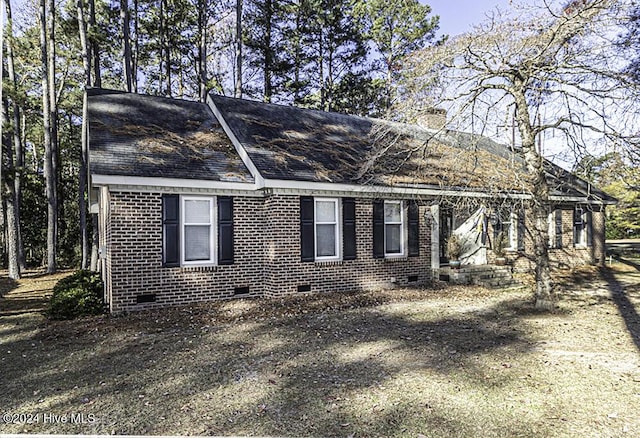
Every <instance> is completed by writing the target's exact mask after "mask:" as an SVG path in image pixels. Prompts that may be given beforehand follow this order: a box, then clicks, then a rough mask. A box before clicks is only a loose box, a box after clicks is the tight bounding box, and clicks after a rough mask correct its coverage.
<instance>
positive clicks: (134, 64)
mask: <svg viewBox="0 0 640 438" xmlns="http://www.w3.org/2000/svg"><path fill="white" fill-rule="evenodd" d="M133 33H134V35H135V38H134V40H133V53H132V54H131V72H132V76H131V80H132V82H133V92H134V93H137V92H138V53H139V51H140V39H139V38H138V0H133Z"/></svg>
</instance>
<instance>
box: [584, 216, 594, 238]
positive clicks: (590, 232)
mask: <svg viewBox="0 0 640 438" xmlns="http://www.w3.org/2000/svg"><path fill="white" fill-rule="evenodd" d="M585 226H586V227H587V246H588V247H592V246H593V213H592V212H591V210H589V211H587V223H586V224H585Z"/></svg>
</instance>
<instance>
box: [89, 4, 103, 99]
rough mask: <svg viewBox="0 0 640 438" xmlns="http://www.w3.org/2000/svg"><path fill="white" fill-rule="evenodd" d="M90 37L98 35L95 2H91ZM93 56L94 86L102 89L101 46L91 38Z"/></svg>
mask: <svg viewBox="0 0 640 438" xmlns="http://www.w3.org/2000/svg"><path fill="white" fill-rule="evenodd" d="M89 30H90V31H89V35H91V34H94V35H95V34H96V4H95V0H89ZM90 51H91V56H92V57H93V86H94V87H97V88H100V87H102V73H101V71H100V46H99V45H98V40H97V39H96V38H95V37H93V38H91V44H90Z"/></svg>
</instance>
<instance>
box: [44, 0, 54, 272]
mask: <svg viewBox="0 0 640 438" xmlns="http://www.w3.org/2000/svg"><path fill="white" fill-rule="evenodd" d="M46 6H47V0H40V7H39V15H40V52H41V63H42V120H43V131H44V150H45V157H44V178H45V186H46V197H47V258H46V264H47V272H49V273H51V272H55V271H56V223H57V212H58V205H57V197H56V179H55V173H54V172H55V167H54V165H53V161H54V156H55V150H54V146H53V142H52V132H51V104H50V102H49V100H50V98H51V92H50V89H49V84H50V82H49V71H50V70H49V59H50V58H49V56H48V50H47V7H46Z"/></svg>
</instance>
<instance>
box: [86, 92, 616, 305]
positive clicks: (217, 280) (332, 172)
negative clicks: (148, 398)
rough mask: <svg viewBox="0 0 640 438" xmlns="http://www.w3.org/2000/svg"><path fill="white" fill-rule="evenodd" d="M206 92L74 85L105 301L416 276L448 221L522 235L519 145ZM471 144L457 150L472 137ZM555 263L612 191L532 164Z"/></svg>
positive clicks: (470, 256) (575, 257)
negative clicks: (543, 174) (547, 202)
mask: <svg viewBox="0 0 640 438" xmlns="http://www.w3.org/2000/svg"><path fill="white" fill-rule="evenodd" d="M443 117H444V116H443V115H442V114H438V113H435V114H434V115H433V117H431V119H430V120H429V124H430V127H429V126H427V127H417V126H409V125H401V124H396V123H391V122H385V121H380V120H373V119H367V118H362V117H355V116H347V115H341V114H334V113H326V112H321V111H314V110H306V109H299V108H293V107H287V106H280V105H273V104H265V103H260V102H253V101H247V100H241V99H231V98H226V97H221V96H216V95H213V94H211V95H209V97H208V101H207V103H206V104H205V103H198V102H190V101H184V100H177V99H168V98H162V97H155V96H147V95H138V94H129V93H122V92H118V91H112V90H102V89H95V90H90V91H89V130H90V131H89V136H90V137H89V138H90V175H91V187H92V191H91V201H92V213H96V214H97V215H98V223H99V236H100V237H99V238H100V243H99V245H100V261H101V263H100V267H101V270H102V273H103V277H104V280H105V297H106V300H107V302H108V303H109V306H110V310H111V311H112V312H121V311H129V310H138V309H145V308H150V307H157V306H165V305H176V304H186V303H192V302H197V301H206V300H214V299H226V298H232V297H236V296H270V297H273V296H279V295H282V294H292V293H302V292H327V291H353V290H361V289H370V288H376V287H391V286H393V285H412V284H415V285H418V284H424V283H427V282H428V281H429V280H431V279H432V278H434V275H437V274H438V271H439V270H440V269H441V266H442V265H446V263H447V260H446V257H445V252H444V245H445V243H446V240H447V239H448V238H449V236H451V235H452V234H458V235H460V236H461V237H462V238H463V240H464V241H465V242H466V246H465V254H464V255H463V257H462V260H463V263H466V264H487V263H491V262H492V261H493V259H494V255H493V252H492V250H491V248H492V245H493V241H494V240H495V236H496V235H497V233H499V232H503V233H504V234H506V235H508V236H509V238H508V248H507V250H508V251H507V252H508V257H509V259H510V262H511V264H512V266H514V267H516V268H518V269H528V268H529V265H530V264H531V263H532V262H531V260H530V258H529V257H527V254H528V251H527V250H528V248H529V247H530V243H529V239H528V238H527V223H526V220H525V218H526V217H527V215H526V214H525V213H524V210H523V207H522V206H523V205H525V203H524V202H523V201H526V198H527V195H526V191H525V190H524V189H523V186H522V184H523V183H522V182H520V181H521V179H522V178H521V175H520V176H519V173H518V171H517V170H514V169H517V167H518V166H517V165H516V166H514V165H513V163H514V160H515V162H518V160H519V158H518V157H517V153H513V152H512V151H510V150H509V148H507V147H505V146H502V145H499V144H496V143H495V142H492V141H491V140H489V139H486V138H482V137H478V136H473V135H470V134H465V133H459V132H451V131H445V130H442V129H440V128H441V127H442V126H443V123H444V119H443ZM472 151H473V152H472ZM548 167H549V172H548V177H549V180H550V182H552V187H553V195H552V201H553V206H552V207H550V224H551V225H550V236H551V237H550V247H551V248H552V249H551V253H552V259H553V261H554V262H555V263H556V264H557V265H571V266H572V265H578V264H585V263H601V262H602V261H603V260H604V208H605V206H606V205H607V204H608V203H611V202H613V199H612V198H610V197H608V196H607V195H605V194H604V193H603V192H601V191H599V190H597V189H595V188H594V187H591V186H590V185H589V184H587V183H586V182H584V181H582V180H579V179H578V178H576V177H575V176H573V175H571V174H569V173H567V172H565V171H563V170H561V169H560V168H557V167H555V166H554V165H552V164H551V163H548Z"/></svg>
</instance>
